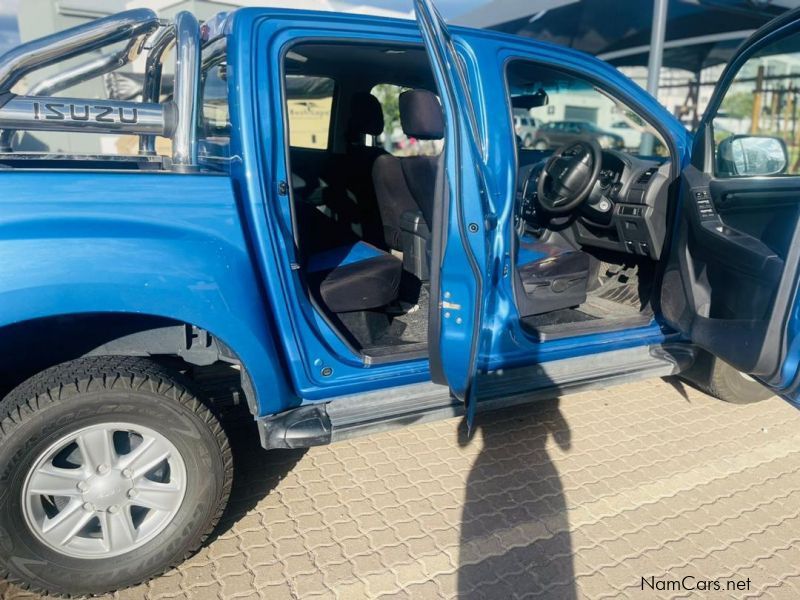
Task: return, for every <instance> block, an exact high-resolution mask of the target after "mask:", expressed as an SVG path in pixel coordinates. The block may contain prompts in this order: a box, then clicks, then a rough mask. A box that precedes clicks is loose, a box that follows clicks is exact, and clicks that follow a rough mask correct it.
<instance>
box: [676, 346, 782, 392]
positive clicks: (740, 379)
mask: <svg viewBox="0 0 800 600" xmlns="http://www.w3.org/2000/svg"><path fill="white" fill-rule="evenodd" d="M686 378H687V379H689V380H690V381H692V382H693V383H695V384H697V385H698V387H700V389H702V390H703V391H704V392H706V393H707V394H709V395H710V396H714V397H715V398H718V399H720V400H723V401H724V402H730V403H731V404H753V403H755V402H761V401H763V400H766V399H767V398H770V397H772V396H773V393H772V392H771V391H770V390H769V389H768V388H766V387H764V386H763V385H762V384H760V383H759V382H758V381H756V380H755V379H753V378H752V377H750V376H748V375H745V374H744V373H741V372H740V371H737V370H736V369H734V368H733V367H732V366H730V365H729V364H728V363H726V362H724V361H722V360H720V359H718V358H716V357H715V356H712V355H710V354H703V355H702V356H700V357H699V358H698V362H697V364H696V365H695V367H693V368H692V369H691V371H690V372H689V373H687V376H686Z"/></svg>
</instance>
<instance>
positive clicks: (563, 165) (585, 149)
mask: <svg viewBox="0 0 800 600" xmlns="http://www.w3.org/2000/svg"><path fill="white" fill-rule="evenodd" d="M602 162H603V150H602V148H600V144H598V143H597V142H596V141H594V140H578V141H574V142H570V143H569V144H567V145H566V146H562V147H561V148H559V149H558V150H556V151H555V152H554V153H553V155H552V156H551V157H550V158H549V159H548V160H547V163H545V165H544V169H542V172H541V174H540V175H539V183H538V186H537V190H536V191H537V194H536V195H537V200H538V203H539V205H540V206H541V207H542V208H543V209H544V210H545V211H546V212H548V213H550V214H556V215H560V214H564V213H568V212H571V211H573V210H575V209H576V208H578V206H580V205H581V203H582V202H583V201H584V200H586V198H587V197H588V196H589V193H590V192H591V191H592V188H593V187H594V184H595V183H596V182H597V179H598V178H599V177H600V167H601V165H602Z"/></svg>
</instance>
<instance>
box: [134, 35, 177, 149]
mask: <svg viewBox="0 0 800 600" xmlns="http://www.w3.org/2000/svg"><path fill="white" fill-rule="evenodd" d="M174 43H175V26H174V25H169V26H167V27H162V28H160V29H159V30H158V31H156V32H155V33H154V34H153V35H152V36H151V37H150V39H149V40H147V44H146V45H147V46H148V48H147V62H146V64H145V67H144V84H143V86H142V102H158V101H159V100H160V99H161V73H162V71H163V69H164V55H165V54H166V53H167V51H168V50H169V49H170V48H171V47H172V46H173V44H174ZM155 153H156V138H155V136H152V135H145V136H142V137H140V138H139V154H155Z"/></svg>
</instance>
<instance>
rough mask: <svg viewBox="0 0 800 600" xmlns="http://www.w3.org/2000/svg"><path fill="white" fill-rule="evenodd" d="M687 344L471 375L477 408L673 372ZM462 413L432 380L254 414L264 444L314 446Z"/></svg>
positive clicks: (685, 357)
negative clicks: (473, 378)
mask: <svg viewBox="0 0 800 600" xmlns="http://www.w3.org/2000/svg"><path fill="white" fill-rule="evenodd" d="M695 356H696V349H695V348H694V347H693V346H690V345H688V344H672V345H658V346H650V347H648V351H647V352H645V351H644V348H643V347H636V348H626V349H623V350H612V351H609V352H602V353H599V354H592V355H589V356H581V357H577V358H568V359H562V360H556V361H550V362H546V363H541V364H537V365H531V366H526V367H518V368H514V369H503V370H498V371H494V372H490V373H485V374H481V375H479V378H478V380H477V382H476V384H475V389H476V393H477V394H478V404H477V407H478V412H486V411H490V410H496V409H499V408H505V407H508V406H515V405H521V404H528V403H530V402H535V401H537V400H541V399H546V398H552V397H553V396H561V395H564V394H568V393H573V392H576V391H579V390H584V389H591V388H597V387H607V386H611V385H618V384H621V383H625V382H628V381H632V380H636V379H642V378H647V377H666V376H668V375H675V374H677V373H680V372H682V371H684V370H686V369H687V368H689V367H690V366H691V364H692V363H693V362H694V358H695ZM463 414H464V405H463V403H461V402H460V401H458V400H456V399H454V398H453V397H452V396H451V395H450V391H449V390H448V389H447V388H446V387H445V386H441V385H436V384H434V383H419V384H412V385H404V386H399V387H394V388H387V389H382V390H377V391H373V392H366V393H363V394H354V395H351V396H341V397H339V398H336V399H334V400H331V401H329V402H324V403H317V404H309V405H305V406H300V407H298V408H294V409H292V410H289V411H286V412H283V413H280V414H277V415H270V416H268V417H263V418H260V419H258V420H257V422H258V427H259V433H260V435H261V444H262V446H263V447H264V448H266V449H268V450H269V449H273V448H284V449H287V448H307V447H310V446H321V445H325V444H330V443H333V442H338V441H341V440H346V439H350V438H354V437H358V436H362V435H368V434H372V433H380V432H383V431H389V430H392V429H399V428H402V427H406V426H409V425H415V424H419V423H427V422H430V421H436V420H440V419H447V418H451V417H458V416H461V415H463Z"/></svg>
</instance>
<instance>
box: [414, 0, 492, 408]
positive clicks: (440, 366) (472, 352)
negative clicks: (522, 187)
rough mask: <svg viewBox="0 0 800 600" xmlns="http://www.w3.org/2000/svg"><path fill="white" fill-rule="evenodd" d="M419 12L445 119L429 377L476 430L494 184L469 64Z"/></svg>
mask: <svg viewBox="0 0 800 600" xmlns="http://www.w3.org/2000/svg"><path fill="white" fill-rule="evenodd" d="M414 7H415V10H416V15H417V22H418V25H419V28H420V31H421V32H422V37H423V39H424V41H425V46H426V48H427V50H428V54H429V57H430V61H431V66H432V68H433V71H434V74H435V76H436V83H437V85H438V88H439V94H440V98H441V102H442V108H443V110H444V115H445V143H444V151H443V154H442V157H441V159H440V161H439V170H438V179H437V186H436V201H435V206H434V215H433V223H432V224H431V231H432V243H431V249H430V253H431V256H430V260H431V304H430V320H429V330H428V342H429V352H430V362H431V377H432V379H433V381H435V382H436V383H442V384H446V385H448V386H449V387H450V390H451V392H452V393H453V395H454V396H455V397H456V398H458V399H460V400H462V401H464V402H465V403H466V405H467V418H468V421H469V423H470V424H471V423H472V419H473V417H474V413H475V400H474V394H472V381H473V378H474V374H475V372H476V369H477V361H478V353H479V349H480V347H481V344H482V328H481V316H482V313H483V306H484V300H485V297H484V296H485V291H486V286H485V283H484V281H483V279H484V277H485V275H486V273H487V272H488V269H487V254H488V250H487V242H486V237H487V236H486V233H487V230H488V228H489V227H490V226H491V223H492V220H491V218H490V214H489V211H488V210H487V209H486V207H485V206H484V204H485V202H486V198H488V197H490V195H489V190H488V187H487V186H488V185H489V182H488V177H487V172H486V168H485V162H484V156H483V152H482V149H481V137H480V133H479V132H478V126H477V119H476V115H475V112H474V109H475V107H474V105H473V102H472V98H471V94H470V88H469V84H468V82H467V78H466V74H465V66H464V63H463V62H462V60H461V58H460V57H459V56H458V54H457V52H456V48H455V43H454V40H453V38H452V37H451V35H450V33H449V31H448V29H447V26H446V25H445V22H444V20H443V19H442V17H441V15H439V13H438V11H437V10H436V8H435V7H434V5H433V2H431V0H415V1H414Z"/></svg>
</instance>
